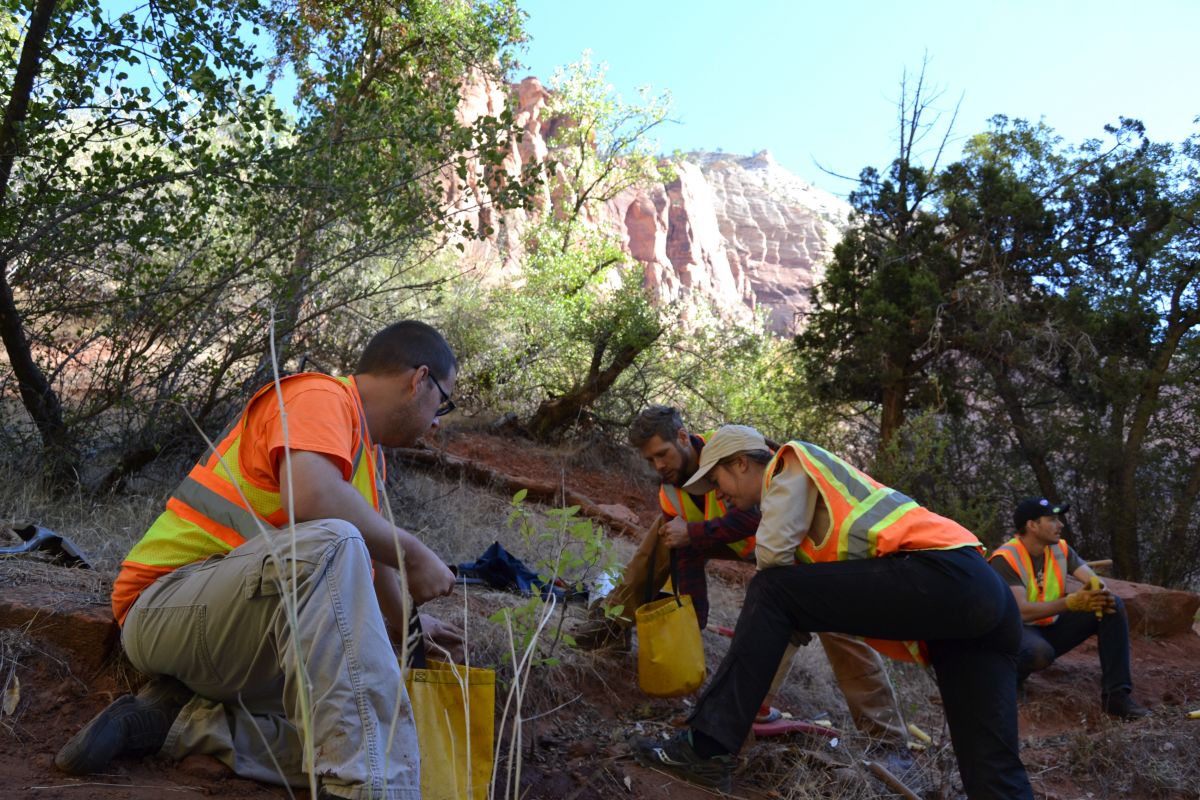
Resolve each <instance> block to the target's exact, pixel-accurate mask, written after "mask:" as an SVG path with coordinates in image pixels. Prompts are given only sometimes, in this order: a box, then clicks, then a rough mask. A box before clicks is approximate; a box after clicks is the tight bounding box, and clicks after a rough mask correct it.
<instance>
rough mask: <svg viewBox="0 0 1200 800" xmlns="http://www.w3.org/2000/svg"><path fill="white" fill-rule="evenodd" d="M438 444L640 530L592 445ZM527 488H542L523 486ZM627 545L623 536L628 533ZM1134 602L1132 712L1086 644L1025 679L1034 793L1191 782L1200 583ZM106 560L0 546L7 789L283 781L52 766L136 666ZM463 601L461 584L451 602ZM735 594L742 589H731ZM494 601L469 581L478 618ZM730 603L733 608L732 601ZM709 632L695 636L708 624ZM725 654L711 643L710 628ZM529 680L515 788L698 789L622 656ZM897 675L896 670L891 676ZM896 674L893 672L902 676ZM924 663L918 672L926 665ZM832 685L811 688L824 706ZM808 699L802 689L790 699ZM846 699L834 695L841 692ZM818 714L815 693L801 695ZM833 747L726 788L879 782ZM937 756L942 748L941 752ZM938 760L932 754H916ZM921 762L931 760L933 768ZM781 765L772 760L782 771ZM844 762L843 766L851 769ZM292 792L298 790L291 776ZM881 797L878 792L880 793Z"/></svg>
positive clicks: (569, 793) (458, 475)
mask: <svg viewBox="0 0 1200 800" xmlns="http://www.w3.org/2000/svg"><path fill="white" fill-rule="evenodd" d="M439 448H441V449H440V451H439V453H438V454H437V455H436V456H435V457H430V456H429V455H428V454H427V455H426V456H423V457H416V456H414V457H413V458H412V459H410V461H411V462H413V463H416V462H421V463H420V464H419V468H420V469H421V470H424V471H427V472H428V471H430V470H432V471H434V472H436V473H438V476H439V477H438V480H441V481H445V482H447V483H451V484H452V483H454V482H459V483H461V482H478V483H483V484H487V485H489V486H490V487H491V488H492V490H495V491H498V492H500V493H501V494H503V493H506V492H508V490H509V489H511V488H512V487H513V486H519V485H530V486H532V487H534V488H535V490H543V491H544V492H548V493H549V494H551V495H553V494H554V493H555V491H556V488H555V487H557V491H558V492H559V493H561V492H562V490H563V489H564V488H565V489H566V491H567V492H569V493H570V495H569V497H568V499H570V500H571V501H572V502H583V503H584V505H585V510H588V511H590V512H591V513H592V515H593V517H594V518H596V519H598V520H601V521H603V522H605V523H606V525H607V528H608V530H610V532H612V533H613V535H619V536H625V537H627V538H628V537H634V536H636V532H637V530H638V529H639V527H640V526H641V525H643V524H645V523H647V522H649V520H650V519H651V518H652V516H653V514H654V513H655V511H654V506H653V487H652V486H647V485H644V476H641V475H639V476H637V477H636V479H633V480H631V477H630V471H629V469H628V467H627V466H626V467H623V468H618V469H616V470H613V469H611V462H608V461H606V459H605V458H604V453H603V452H601V451H602V450H603V447H602V446H598V447H597V448H596V449H595V450H596V451H595V452H591V453H588V452H581V451H576V452H574V453H572V454H571V456H570V457H569V458H564V457H563V455H562V454H561V453H558V454H556V453H553V452H550V451H545V450H541V449H539V448H535V447H533V446H531V445H528V444H525V443H523V442H521V441H519V440H512V439H508V438H504V437H500V436H495V435H491V434H471V435H469V436H468V435H459V436H451V437H447V438H444V439H443V441H442V442H441V443H440V444H439ZM533 494H536V491H535V492H534V493H533ZM626 546H628V545H626ZM747 577H748V571H747V570H746V569H743V568H741V567H740V566H738V565H721V569H720V570H719V578H720V580H719V581H718V582H719V583H722V584H724V589H722V590H725V589H728V590H729V591H730V593H731V595H730V596H731V597H733V598H736V596H737V591H738V587H739V586H740V585H741V584H742V583H744V581H745V580H746V579H747ZM1114 584H1115V586H1116V588H1117V591H1118V593H1119V594H1121V595H1122V596H1123V597H1125V598H1126V602H1127V604H1128V606H1129V607H1130V609H1131V622H1132V624H1133V626H1134V629H1135V634H1134V637H1133V659H1134V676H1135V681H1136V683H1137V687H1136V691H1135V695H1136V696H1137V697H1138V698H1139V699H1140V700H1141V701H1142V702H1143V703H1144V704H1145V705H1147V706H1150V707H1152V708H1153V710H1154V714H1153V716H1152V717H1151V718H1149V719H1147V720H1144V721H1141V722H1138V723H1117V722H1113V721H1111V720H1109V719H1108V718H1106V717H1105V716H1104V715H1102V714H1101V713H1100V711H1099V699H1098V689H1097V687H1098V683H1099V665H1098V660H1097V656H1096V651H1095V645H1094V644H1093V643H1089V644H1086V645H1084V646H1083V647H1081V648H1079V649H1078V650H1076V651H1075V652H1073V653H1071V654H1069V655H1068V656H1066V657H1064V658H1063V659H1060V661H1059V662H1058V663H1056V664H1055V665H1054V666H1052V667H1051V668H1050V669H1048V670H1046V671H1044V672H1042V673H1039V674H1037V675H1035V676H1034V677H1032V678H1031V679H1030V681H1029V682H1028V685H1027V691H1026V694H1025V697H1024V698H1023V701H1022V706H1021V737H1022V756H1023V759H1024V760H1025V762H1026V764H1027V766H1028V767H1029V771H1030V775H1031V777H1032V779H1033V781H1034V785H1035V787H1036V790H1037V793H1038V796H1039V797H1047V798H1056V800H1076V799H1077V798H1078V799H1079V800H1083V799H1084V798H1103V797H1114V798H1115V797H1131V798H1137V797H1146V798H1200V783H1198V780H1200V720H1188V719H1187V717H1186V712H1188V711H1190V710H1193V709H1200V635H1198V631H1197V628H1196V626H1195V624H1194V615H1195V613H1196V608H1197V605H1200V598H1197V597H1196V596H1195V595H1189V594H1187V593H1181V592H1164V591H1162V590H1158V589H1155V588H1153V587H1143V586H1140V585H1136V584H1125V583H1121V582H1114ZM106 594H107V581H106V576H105V575H102V574H97V573H87V572H82V571H79V570H64V569H62V568H60V567H54V566H51V565H48V564H46V563H44V562H43V561H42V560H40V559H37V558H32V557H28V556H23V557H19V558H8V559H7V560H5V561H3V562H0V687H3V688H4V689H5V691H4V694H3V700H4V703H3V708H2V711H3V713H2V714H0V774H2V775H3V776H4V780H3V783H2V784H0V797H4V798H9V797H12V798H24V797H30V798H84V797H86V798H93V797H94V798H160V797H175V796H180V795H182V796H187V795H205V796H217V797H231V798H260V797H261V798H270V797H284V796H287V792H286V790H284V789H281V788H278V787H269V786H262V785H259V784H256V783H252V782H249V781H245V780H241V779H238V778H236V777H234V776H232V775H231V774H230V773H228V772H227V771H226V770H225V768H224V767H223V766H221V765H220V764H218V763H216V762H215V761H213V760H211V759H208V758H200V757H195V758H190V759H188V760H185V761H184V762H182V763H180V764H168V763H165V762H163V761H160V760H158V759H154V758H151V759H146V760H144V761H128V762H121V763H118V764H116V765H114V767H113V769H112V770H111V772H109V773H107V774H104V775H97V776H92V777H90V778H88V779H78V778H70V777H67V776H64V775H61V774H59V773H57V772H56V770H55V769H54V767H53V763H52V760H53V755H54V753H55V752H56V751H57V749H58V747H59V746H61V744H62V743H63V742H64V741H65V740H66V739H67V738H69V737H70V736H71V735H72V734H73V733H74V732H75V731H76V730H78V729H79V728H80V727H81V726H82V725H83V724H84V723H86V721H87V720H88V719H90V718H91V717H92V716H93V715H94V714H95V713H96V712H97V711H99V710H100V709H101V708H103V707H104V706H105V705H106V704H107V703H108V702H110V701H111V700H112V699H113V698H114V697H117V696H119V695H120V694H122V693H124V692H126V691H129V689H130V688H131V687H133V686H136V685H137V683H138V682H139V680H140V678H139V676H137V675H136V674H134V673H133V672H132V671H131V670H130V669H129V668H128V666H127V664H126V663H125V662H124V661H123V659H122V657H121V655H120V651H119V647H117V646H116V629H115V626H114V624H113V622H112V618H111V613H110V612H109V611H108V608H107V598H106ZM446 602H447V603H456V604H457V606H458V607H459V609H461V608H462V606H463V601H462V599H461V598H460V599H458V600H453V599H451V600H449V601H446ZM733 602H734V603H736V600H734V601H733ZM490 603H491V601H490V599H489V598H488V597H486V596H484V595H478V596H471V597H469V598H468V600H467V606H468V608H470V609H472V611H473V612H474V611H477V612H478V614H479V616H480V617H481V618H483V617H486V616H487V613H488V611H489V606H490ZM735 611H736V609H732V610H731V611H730V614H732V613H733V612H735ZM708 636H710V635H709V634H706V638H707V637H708ZM714 645H715V647H714V649H715V650H716V655H715V656H713V657H717V656H719V648H720V644H719V642H717V643H714ZM556 675H557V677H556V678H555V679H554V681H553V683H546V684H540V685H539V686H537V687H535V688H537V690H538V691H540V692H544V693H547V695H550V694H553V695H554V697H550V696H547V697H545V698H543V699H544V700H545V703H543V705H549V704H550V703H552V702H553V704H554V705H559V702H555V701H557V698H558V696H562V697H564V698H565V700H564V701H561V702H562V708H560V709H558V710H557V711H556V712H555V713H554V714H553V715H552V716H548V717H546V718H543V719H542V720H539V721H535V722H534V723H532V724H531V725H530V726H529V727H528V728H527V730H526V732H525V737H526V741H527V749H526V750H525V753H524V759H523V761H524V766H523V768H522V777H521V785H522V787H523V790H522V796H523V797H526V798H530V800H536V799H537V798H551V797H555V798H577V799H579V800H584V799H586V798H607V797H659V796H669V797H672V798H684V800H688V798H701V797H710V796H712V795H711V794H710V793H708V792H704V791H703V790H698V789H695V788H692V787H686V786H683V785H680V784H677V783H675V782H673V781H671V780H670V779H668V778H666V777H665V776H663V775H660V774H658V773H655V772H652V771H648V770H644V769H641V768H640V767H638V766H637V765H636V764H635V763H634V762H633V760H632V759H631V758H630V757H629V756H628V754H627V750H626V748H625V746H624V744H623V741H624V739H625V737H626V736H627V735H628V734H629V733H630V732H632V731H634V730H641V731H643V732H648V733H654V732H657V731H662V730H666V729H669V727H670V726H671V724H672V723H673V722H676V721H678V718H679V717H680V715H681V714H682V713H684V712H685V711H686V704H685V703H682V702H681V701H669V700H651V699H649V698H647V697H645V696H644V695H642V694H641V693H640V692H638V691H636V689H634V688H633V687H635V686H636V677H635V673H634V667H633V662H632V659H631V658H629V657H628V656H625V657H599V658H596V657H584V656H575V657H573V659H572V660H570V661H569V662H568V663H567V664H566V665H565V666H564V667H563V668H560V670H559V672H558V673H556ZM894 677H896V676H894ZM901 677H903V676H902V675H901ZM922 679H923V676H922ZM902 688H903V689H904V693H905V697H906V702H907V703H908V704H909V707H910V708H916V709H918V711H916V712H914V716H915V718H917V719H918V721H919V722H920V723H921V724H922V726H923V727H925V728H926V729H927V730H930V732H931V733H934V734H935V737H937V736H938V733H939V727H940V722H939V717H940V714H939V713H938V711H937V698H936V691H935V690H933V686H932V684H931V683H929V682H928V681H927V680H925V681H924V682H921V681H917V682H914V683H912V684H911V685H908V686H907V687H902ZM827 700H829V698H816V699H814V700H812V701H811V702H813V703H815V704H816V705H814V706H813V707H814V708H815V707H820V704H821V703H824V702H826V701H827ZM799 702H800V704H801V705H803V704H804V703H805V702H806V701H803V700H802V701H799ZM833 702H834V703H840V700H834V701H833ZM797 710H798V711H799V712H802V713H811V711H812V709H811V708H807V709H806V708H800V709H797ZM822 748H824V749H826V750H827V749H828V747H827V745H826V744H823V743H820V742H815V741H804V740H800V741H792V742H786V741H783V740H772V741H771V742H763V743H759V744H758V745H757V746H755V747H753V748H748V749H747V751H746V752H744V753H743V759H742V762H741V767H740V771H739V774H738V776H737V778H736V779H735V790H736V793H737V796H740V797H746V798H764V797H775V798H789V797H811V796H826V797H845V796H854V797H861V796H872V795H873V794H874V789H872V788H871V787H870V786H868V785H865V784H864V785H862V786H858V787H856V788H853V789H846V790H844V791H840V790H838V788H837V785H836V783H834V782H833V781H835V778H828V779H827V778H826V777H822V775H823V774H824V773H822V772H821V768H820V766H818V767H817V768H815V769H814V768H813V766H812V759H809V758H806V757H805V754H806V753H813V752H817V751H820V750H821V749H822ZM942 757H943V760H944V758H945V753H944V752H943V753H942ZM922 758H923V759H928V760H929V761H930V763H931V765H932V763H933V762H934V761H935V760H937V754H936V753H928V754H925V755H924V756H922ZM931 770H932V766H931ZM775 773H778V774H775ZM844 779H845V778H844V776H842V778H840V780H844ZM295 796H296V797H307V792H306V791H297V792H296V793H295ZM879 796H886V795H885V794H883V793H882V791H880V794H879Z"/></svg>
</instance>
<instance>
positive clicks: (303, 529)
mask: <svg viewBox="0 0 1200 800" xmlns="http://www.w3.org/2000/svg"><path fill="white" fill-rule="evenodd" d="M284 534H285V535H286V534H287V531H286V530H285V531H284ZM346 539H350V540H355V541H363V535H362V532H361V531H359V529H358V528H357V527H355V526H354V524H353V523H350V522H347V521H346V520H344V519H332V518H331V519H315V520H312V521H310V522H301V523H299V524H297V525H296V540H297V541H312V542H315V543H317V544H320V545H324V546H328V545H331V544H337V543H339V542H342V541H343V540H346Z"/></svg>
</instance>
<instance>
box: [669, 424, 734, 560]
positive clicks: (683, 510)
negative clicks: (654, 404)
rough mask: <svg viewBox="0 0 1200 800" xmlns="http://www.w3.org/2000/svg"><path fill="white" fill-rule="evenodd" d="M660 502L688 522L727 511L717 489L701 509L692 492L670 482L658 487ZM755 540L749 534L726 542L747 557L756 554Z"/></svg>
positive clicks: (670, 513)
mask: <svg viewBox="0 0 1200 800" xmlns="http://www.w3.org/2000/svg"><path fill="white" fill-rule="evenodd" d="M710 435H711V434H710ZM698 438H699V439H700V441H702V442H703V441H707V440H706V438H705V437H704V436H700V437H698ZM658 504H659V506H661V507H662V510H663V513H664V514H667V515H670V516H675V517H682V518H683V519H684V520H686V521H687V522H705V521H707V520H710V519H720V518H721V517H723V516H725V512H726V509H725V504H724V503H722V502H721V501H720V500H718V499H717V490H716V489H714V490H712V491H711V492H709V493H708V494H706V495H704V509H703V510H701V509H700V508H699V507H698V506H697V505H696V502H695V501H694V500H692V496H691V495H690V494H688V493H687V492H685V491H683V490H682V489H680V488H679V487H678V486H673V485H671V484H669V483H664V484H662V485H660V486H659V487H658ZM754 541H755V540H754V537H753V536H748V537H746V538H745V539H741V540H739V541H736V542H727V543H726V544H727V545H728V546H729V549H730V550H732V551H733V552H735V553H737V556H738V558H741V559H747V558H749V557H750V556H752V555H753V554H754Z"/></svg>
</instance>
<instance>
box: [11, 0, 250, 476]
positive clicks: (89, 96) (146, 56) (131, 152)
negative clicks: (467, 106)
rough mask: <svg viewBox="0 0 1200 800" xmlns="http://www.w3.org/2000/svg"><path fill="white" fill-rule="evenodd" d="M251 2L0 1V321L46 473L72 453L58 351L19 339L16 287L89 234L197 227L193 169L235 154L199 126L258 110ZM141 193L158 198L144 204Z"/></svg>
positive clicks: (215, 169) (85, 255)
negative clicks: (110, 6)
mask: <svg viewBox="0 0 1200 800" xmlns="http://www.w3.org/2000/svg"><path fill="white" fill-rule="evenodd" d="M263 16H264V9H263V8H262V7H261V6H260V5H259V4H258V3H257V2H246V3H237V4H233V3H226V2H220V3H216V4H213V5H210V6H201V5H200V4H198V3H196V2H193V0H166V2H156V3H153V4H149V5H146V6H141V7H138V8H135V9H133V10H130V11H127V12H123V13H120V14H113V13H109V12H108V11H107V10H106V9H105V8H104V5H103V4H102V3H100V2H96V1H95V0H81V2H72V3H62V2H59V1H58V0H36V2H32V3H22V2H8V3H6V4H5V7H4V18H5V20H6V23H8V24H7V25H6V32H5V36H6V49H7V50H8V51H9V52H10V53H11V54H13V55H14V56H15V58H14V59H10V60H9V61H8V62H6V67H5V69H4V71H3V73H0V95H2V96H3V98H4V101H5V110H4V117H3V120H2V121H0V337H2V338H3V341H4V346H5V350H6V353H7V355H8V360H9V363H10V364H11V365H12V368H13V373H14V376H15V378H16V383H17V388H18V390H19V394H20V396H21V400H22V402H23V404H24V407H25V409H26V411H27V412H28V414H29V416H30V419H31V420H32V422H33V424H34V425H35V426H36V428H37V430H38V432H39V434H40V436H41V439H42V442H43V445H44V447H45V450H46V454H47V457H48V463H49V464H50V465H51V467H52V469H53V470H54V474H55V476H56V478H57V479H58V480H59V481H60V482H62V481H69V480H70V479H71V477H72V476H73V475H74V474H76V473H77V468H78V462H77V459H78V458H79V453H78V451H77V449H76V448H75V446H74V442H73V436H72V432H71V431H70V429H69V426H68V424H67V421H66V419H65V417H64V412H63V404H62V399H61V397H60V394H59V391H58V390H56V389H55V387H54V384H53V379H54V374H53V373H54V370H56V369H61V368H62V367H63V366H64V361H65V358H66V357H69V355H70V352H69V351H68V352H67V353H66V354H63V353H62V352H61V348H60V353H59V354H57V355H58V356H59V357H58V358H55V356H54V355H51V354H48V352H47V348H46V347H45V346H44V345H42V346H39V343H38V342H36V341H34V340H33V338H32V337H31V335H30V330H29V329H28V327H27V324H26V321H25V319H24V317H25V314H24V312H23V309H22V303H23V302H24V299H25V294H26V293H27V292H28V291H30V289H31V287H37V286H40V285H45V284H46V283H47V282H54V283H58V284H63V283H69V282H70V281H72V280H75V279H76V271H75V270H74V268H73V267H74V265H76V264H78V263H80V262H86V261H88V260H90V259H92V258H94V257H95V253H96V251H97V249H102V248H104V247H118V246H119V247H127V248H129V249H132V250H134V251H137V252H144V251H146V250H149V249H152V248H154V247H156V246H159V245H161V244H163V243H165V242H170V241H175V240H178V239H180V238H183V237H187V236H190V235H192V234H194V233H195V232H196V231H197V230H199V229H201V228H202V226H203V222H204V218H205V216H206V212H207V210H208V209H209V208H210V207H211V201H210V200H209V197H211V194H210V193H206V192H205V191H202V190H201V183H208V182H214V181H217V180H218V179H219V178H220V177H222V176H225V177H230V164H231V162H237V161H239V157H240V156H241V155H242V153H236V152H234V153H231V150H232V149H233V148H231V146H230V144H231V143H230V142H229V141H219V140H216V139H214V138H213V137H210V136H205V135H203V133H204V132H205V131H208V130H211V129H212V128H214V127H215V126H217V125H219V124H229V123H232V125H233V126H234V127H236V128H237V129H238V131H239V132H240V133H241V134H244V135H246V136H247V137H249V139H250V140H252V139H253V135H254V132H255V131H257V130H258V129H260V128H261V127H262V126H264V125H265V124H266V123H267V122H268V120H269V119H270V116H271V109H270V105H269V104H268V103H266V102H265V101H264V97H263V95H262V89H261V87H255V86H253V85H252V84H250V83H249V81H250V79H251V77H252V76H253V75H254V74H255V73H256V72H257V71H258V70H259V68H260V67H261V64H260V62H259V60H258V59H257V57H256V56H255V54H254V52H253V49H252V48H251V47H250V45H249V44H248V43H247V42H246V40H245V37H244V36H243V35H241V34H240V31H241V30H242V29H243V28H244V27H249V26H254V25H257V24H259V23H261V22H262V19H263ZM13 23H15V24H13ZM231 156H232V157H231ZM155 207H159V208H171V209H172V212H173V213H170V214H156V213H146V209H148V208H155Z"/></svg>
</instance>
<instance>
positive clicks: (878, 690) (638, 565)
mask: <svg viewBox="0 0 1200 800" xmlns="http://www.w3.org/2000/svg"><path fill="white" fill-rule="evenodd" d="M662 524H663V519H662V517H661V516H660V517H659V519H658V521H656V522H655V523H654V525H652V526H651V527H650V530H649V531H647V533H646V535H645V536H643V537H642V542H641V544H640V545H639V546H638V549H637V551H636V552H634V554H633V556H632V557H631V558H630V559H629V563H628V564H626V565H625V572H624V575H623V576H622V578H621V582H620V583H619V584H617V586H616V587H615V588H614V589H613V590H612V591H611V592H609V594H608V597H607V598H605V600H604V604H605V605H606V606H610V607H612V606H616V605H621V606H624V609H623V610H622V612H621V617H622V618H623V619H625V620H632V619H633V612H634V610H635V609H637V607H638V606H640V605H642V604H643V603H644V602H645V601H646V584H647V582H648V581H649V582H650V583H651V585H652V586H654V587H655V588H658V587H661V586H663V585H664V584H666V582H667V578H668V577H670V574H671V551H670V548H668V547H667V545H666V543H665V542H664V541H663V540H662V537H661V536H659V531H660V530H661V528H662ZM716 551H717V552H720V553H722V556H721V558H725V559H727V560H730V561H738V560H740V559H738V557H737V554H736V553H734V552H733V550H731V549H729V548H728V547H722V548H716ZM724 553H728V555H727V556H725V555H724ZM651 561H653V564H654V572H653V574H651V571H650V565H651ZM817 637H818V638H819V639H820V640H821V646H822V647H824V648H825V656H826V657H827V658H828V659H829V666H830V667H832V668H833V676H834V678H835V679H836V680H837V684H838V688H839V689H841V690H842V694H843V695H845V696H846V706H847V707H848V708H849V709H850V717H851V718H852V719H853V720H854V725H855V727H857V728H858V730H859V732H860V733H862V734H863V735H865V736H867V737H869V738H870V739H872V740H873V741H874V742H875V743H877V744H881V745H884V746H888V747H906V746H907V743H908V731H907V730H906V729H905V725H904V717H903V715H902V714H901V713H900V705H899V703H897V701H896V693H895V690H894V689H893V688H892V682H891V680H890V679H889V678H888V674H887V670H886V669H885V668H884V666H883V658H882V657H881V656H880V655H879V653H878V652H877V651H876V650H875V649H874V648H873V647H871V646H870V645H869V644H867V643H865V642H863V641H861V640H860V639H856V638H854V637H853V636H846V635H844V634H840V633H818V634H817ZM795 653H796V648H795V647H794V646H791V647H789V649H788V650H787V652H786V653H785V654H784V657H783V660H782V661H781V662H780V664H779V671H778V672H777V673H776V676H775V681H774V683H773V685H772V690H771V694H770V695H769V697H774V695H775V694H776V693H777V692H778V691H779V688H780V686H781V685H782V683H783V680H784V678H785V677H786V676H787V673H788V671H789V670H790V669H791V666H792V658H793V656H794V655H795Z"/></svg>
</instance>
